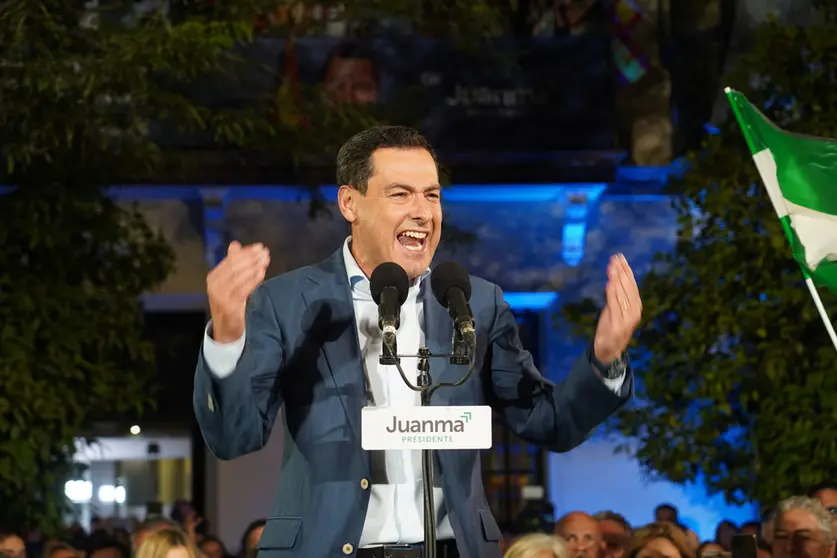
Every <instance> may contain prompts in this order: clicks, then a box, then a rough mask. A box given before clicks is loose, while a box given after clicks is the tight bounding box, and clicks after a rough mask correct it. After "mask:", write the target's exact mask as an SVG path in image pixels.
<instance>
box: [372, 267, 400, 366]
mask: <svg viewBox="0 0 837 558" xmlns="http://www.w3.org/2000/svg"><path fill="white" fill-rule="evenodd" d="M369 290H370V291H371V292H372V300H374V301H375V304H377V305H378V327H380V328H381V330H382V331H383V332H384V355H383V356H381V364H394V363H395V358H396V357H395V355H396V353H397V352H398V351H397V350H396V345H395V333H396V331H397V330H398V328H399V327H400V326H401V305H402V304H404V302H405V301H406V300H407V293H408V292H409V290H410V279H409V278H408V277H407V272H406V271H404V268H402V267H401V266H400V265H398V264H397V263H393V262H385V263H382V264H381V265H379V266H378V267H376V268H375V271H373V272H372V277H370V278H369Z"/></svg>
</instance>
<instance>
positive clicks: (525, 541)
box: [503, 533, 570, 558]
mask: <svg viewBox="0 0 837 558" xmlns="http://www.w3.org/2000/svg"><path fill="white" fill-rule="evenodd" d="M503 558H570V551H569V549H568V548H567V544H566V543H565V542H564V541H563V540H562V539H561V538H559V537H556V536H555V535H545V534H542V533H533V534H531V535H524V536H522V537H520V538H519V539H517V540H516V541H515V542H514V544H513V545H511V546H510V547H509V549H508V550H507V551H506V553H505V554H504V555H503Z"/></svg>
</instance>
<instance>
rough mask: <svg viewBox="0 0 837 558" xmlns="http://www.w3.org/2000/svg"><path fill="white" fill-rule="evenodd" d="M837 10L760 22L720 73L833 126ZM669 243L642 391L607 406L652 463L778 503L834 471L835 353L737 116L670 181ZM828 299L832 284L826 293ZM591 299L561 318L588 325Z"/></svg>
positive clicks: (771, 106) (653, 469)
mask: <svg viewBox="0 0 837 558" xmlns="http://www.w3.org/2000/svg"><path fill="white" fill-rule="evenodd" d="M835 16H837V8H835V6H834V4H833V3H830V4H826V6H825V7H824V11H823V12H822V14H821V17H820V19H819V20H818V22H816V23H814V24H812V25H810V26H807V27H805V28H797V27H790V26H786V25H783V24H781V23H779V22H778V21H777V20H772V21H769V22H768V23H766V24H765V25H763V26H762V27H761V28H760V29H758V30H757V31H756V33H755V36H754V38H753V43H752V46H751V50H750V51H749V53H748V54H747V55H746V56H745V57H744V58H743V59H742V60H741V62H740V65H739V70H738V71H737V72H736V73H735V74H734V75H732V76H729V79H728V80H727V84H728V85H729V86H731V87H733V88H734V89H737V90H740V91H742V92H744V93H745V94H746V95H747V96H748V97H749V99H750V100H751V101H753V102H754V103H756V104H757V105H758V106H762V107H764V110H765V113H766V114H767V115H768V117H770V118H771V119H772V120H773V121H774V122H776V123H777V124H779V125H780V126H782V127H785V128H787V129H790V130H793V131H796V132H801V133H805V134H811V135H817V136H826V137H837V87H835V74H834V67H835V62H837V34H835V33H834V23H835V21H837V19H835ZM669 193H670V194H671V196H672V203H673V208H674V210H675V212H676V214H677V216H678V226H677V239H676V245H675V248H674V250H673V251H672V252H669V253H663V254H660V255H659V256H658V265H657V266H656V267H655V268H654V269H653V270H652V271H651V272H649V273H648V274H647V275H645V276H644V277H642V278H641V281H640V291H641V293H642V296H643V301H644V323H643V325H642V327H641V329H640V331H639V332H638V334H637V337H636V340H635V341H636V346H635V351H634V355H635V356H636V357H639V358H637V359H636V361H637V362H636V370H637V373H638V377H639V379H640V380H639V383H638V393H637V399H638V402H637V404H636V405H635V406H633V407H632V408H630V409H628V410H626V411H624V412H622V413H620V414H619V416H617V417H616V418H615V421H614V423H613V427H614V429H615V431H616V432H619V433H621V434H623V435H626V436H627V437H628V439H629V440H630V443H628V444H627V446H630V448H631V451H633V452H635V454H636V456H637V458H638V460H639V462H640V463H641V465H642V467H643V468H644V470H645V471H647V472H648V473H650V474H651V475H652V476H655V477H661V478H665V479H668V480H670V481H674V482H677V483H688V482H693V481H696V480H698V479H702V480H703V481H704V482H705V483H706V485H707V487H708V490H709V492H710V493H723V494H724V496H725V497H726V499H727V500H728V501H730V502H741V501H757V502H761V503H764V504H766V505H773V504H775V502H777V501H778V500H779V499H780V498H783V497H786V496H788V495H792V494H799V493H802V492H805V491H806V490H808V489H809V488H811V487H812V486H813V485H814V484H816V483H818V482H821V481H824V480H826V479H833V475H834V463H835V460H837V441H835V439H834V436H833V435H831V433H832V432H834V431H835V429H837V413H835V408H837V405H836V404H837V397H835V395H834V394H835V393H837V374H835V370H837V358H835V357H837V353H835V348H834V347H833V346H832V344H831V342H830V340H829V337H828V335H827V334H826V330H825V328H824V327H823V323H822V321H821V320H820V317H819V315H818V313H817V310H816V308H815V306H814V303H813V302H812V300H811V296H810V294H809V293H808V291H807V289H806V287H805V286H804V284H803V283H802V277H801V274H800V270H799V268H798V267H797V265H796V264H795V262H794V261H793V259H792V258H791V252H790V248H789V246H788V243H787V241H786V239H785V237H784V235H783V233H782V230H781V228H780V225H779V221H778V220H777V217H776V214H775V212H774V210H773V208H772V206H771V205H770V202H769V200H768V197H767V195H766V193H765V191H764V189H763V187H762V185H761V183H760V180H759V177H758V173H757V171H756V168H755V166H754V164H753V162H752V159H751V157H750V155H749V153H748V151H747V148H746V146H745V143H744V140H743V138H742V135H741V133H740V130H739V129H738V127H737V124H736V123H735V121H734V119H732V118H729V119H727V122H726V124H725V125H724V127H723V129H722V131H721V133H720V134H719V135H715V136H711V137H709V138H708V139H707V140H706V142H705V144H704V146H703V148H702V149H701V150H700V151H698V152H695V153H692V154H691V156H690V166H689V170H688V171H687V172H686V173H685V175H684V176H683V177H682V179H678V180H674V181H672V182H671V183H670V185H669ZM822 297H823V300H824V302H825V304H826V306H827V307H828V308H830V309H834V307H835V299H834V297H833V296H832V295H831V294H830V293H827V292H823V293H822ZM594 312H595V308H594V305H593V303H592V302H591V301H586V302H584V303H581V304H577V305H572V306H568V307H567V309H566V316H567V317H568V318H569V319H570V321H571V322H573V323H575V324H577V325H580V326H581V328H582V329H589V328H590V327H592V318H593V316H594Z"/></svg>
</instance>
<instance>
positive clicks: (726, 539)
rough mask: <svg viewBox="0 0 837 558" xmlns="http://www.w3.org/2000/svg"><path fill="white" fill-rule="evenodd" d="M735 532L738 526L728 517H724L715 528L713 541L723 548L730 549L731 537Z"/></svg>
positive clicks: (736, 532)
mask: <svg viewBox="0 0 837 558" xmlns="http://www.w3.org/2000/svg"><path fill="white" fill-rule="evenodd" d="M737 534H738V526H737V525H736V524H735V523H733V522H732V521H730V520H729V519H724V520H723V521H721V522H720V523H718V527H717V528H716V529H715V542H716V543H718V544H719V545H721V546H722V547H724V550H730V549H731V548H732V538H733V537H734V536H735V535H737Z"/></svg>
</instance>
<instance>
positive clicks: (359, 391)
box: [302, 249, 366, 438]
mask: <svg viewBox="0 0 837 558" xmlns="http://www.w3.org/2000/svg"><path fill="white" fill-rule="evenodd" d="M308 279H309V281H310V282H311V288H310V289H308V290H306V291H304V292H303V294H302V297H303V299H304V300H305V304H306V305H307V306H308V310H309V313H310V314H311V315H312V316H313V321H312V322H311V327H312V334H313V335H316V336H318V339H317V340H318V341H319V343H320V345H321V347H322V351H323V355H324V356H325V359H326V361H327V362H328V369H329V371H330V372H331V377H332V379H333V381H334V386H335V388H336V390H337V393H338V395H339V396H340V400H341V403H342V404H343V409H344V411H345V412H346V416H347V418H348V420H349V425H350V426H351V428H352V431H353V432H354V434H355V436H357V437H358V438H359V437H360V414H361V409H362V408H363V405H364V404H365V402H366V385H365V377H364V373H363V362H362V359H361V356H360V347H359V345H358V334H357V320H356V318H355V310H354V305H353V303H352V292H351V288H350V285H349V279H348V277H347V276H346V264H345V262H344V261H343V252H342V249H340V250H338V251H337V252H335V253H334V254H332V255H331V256H330V257H329V258H328V259H327V260H325V261H324V262H322V263H321V264H319V265H316V266H313V267H312V268H311V271H310V273H309V275H308ZM306 325H307V324H306Z"/></svg>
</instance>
